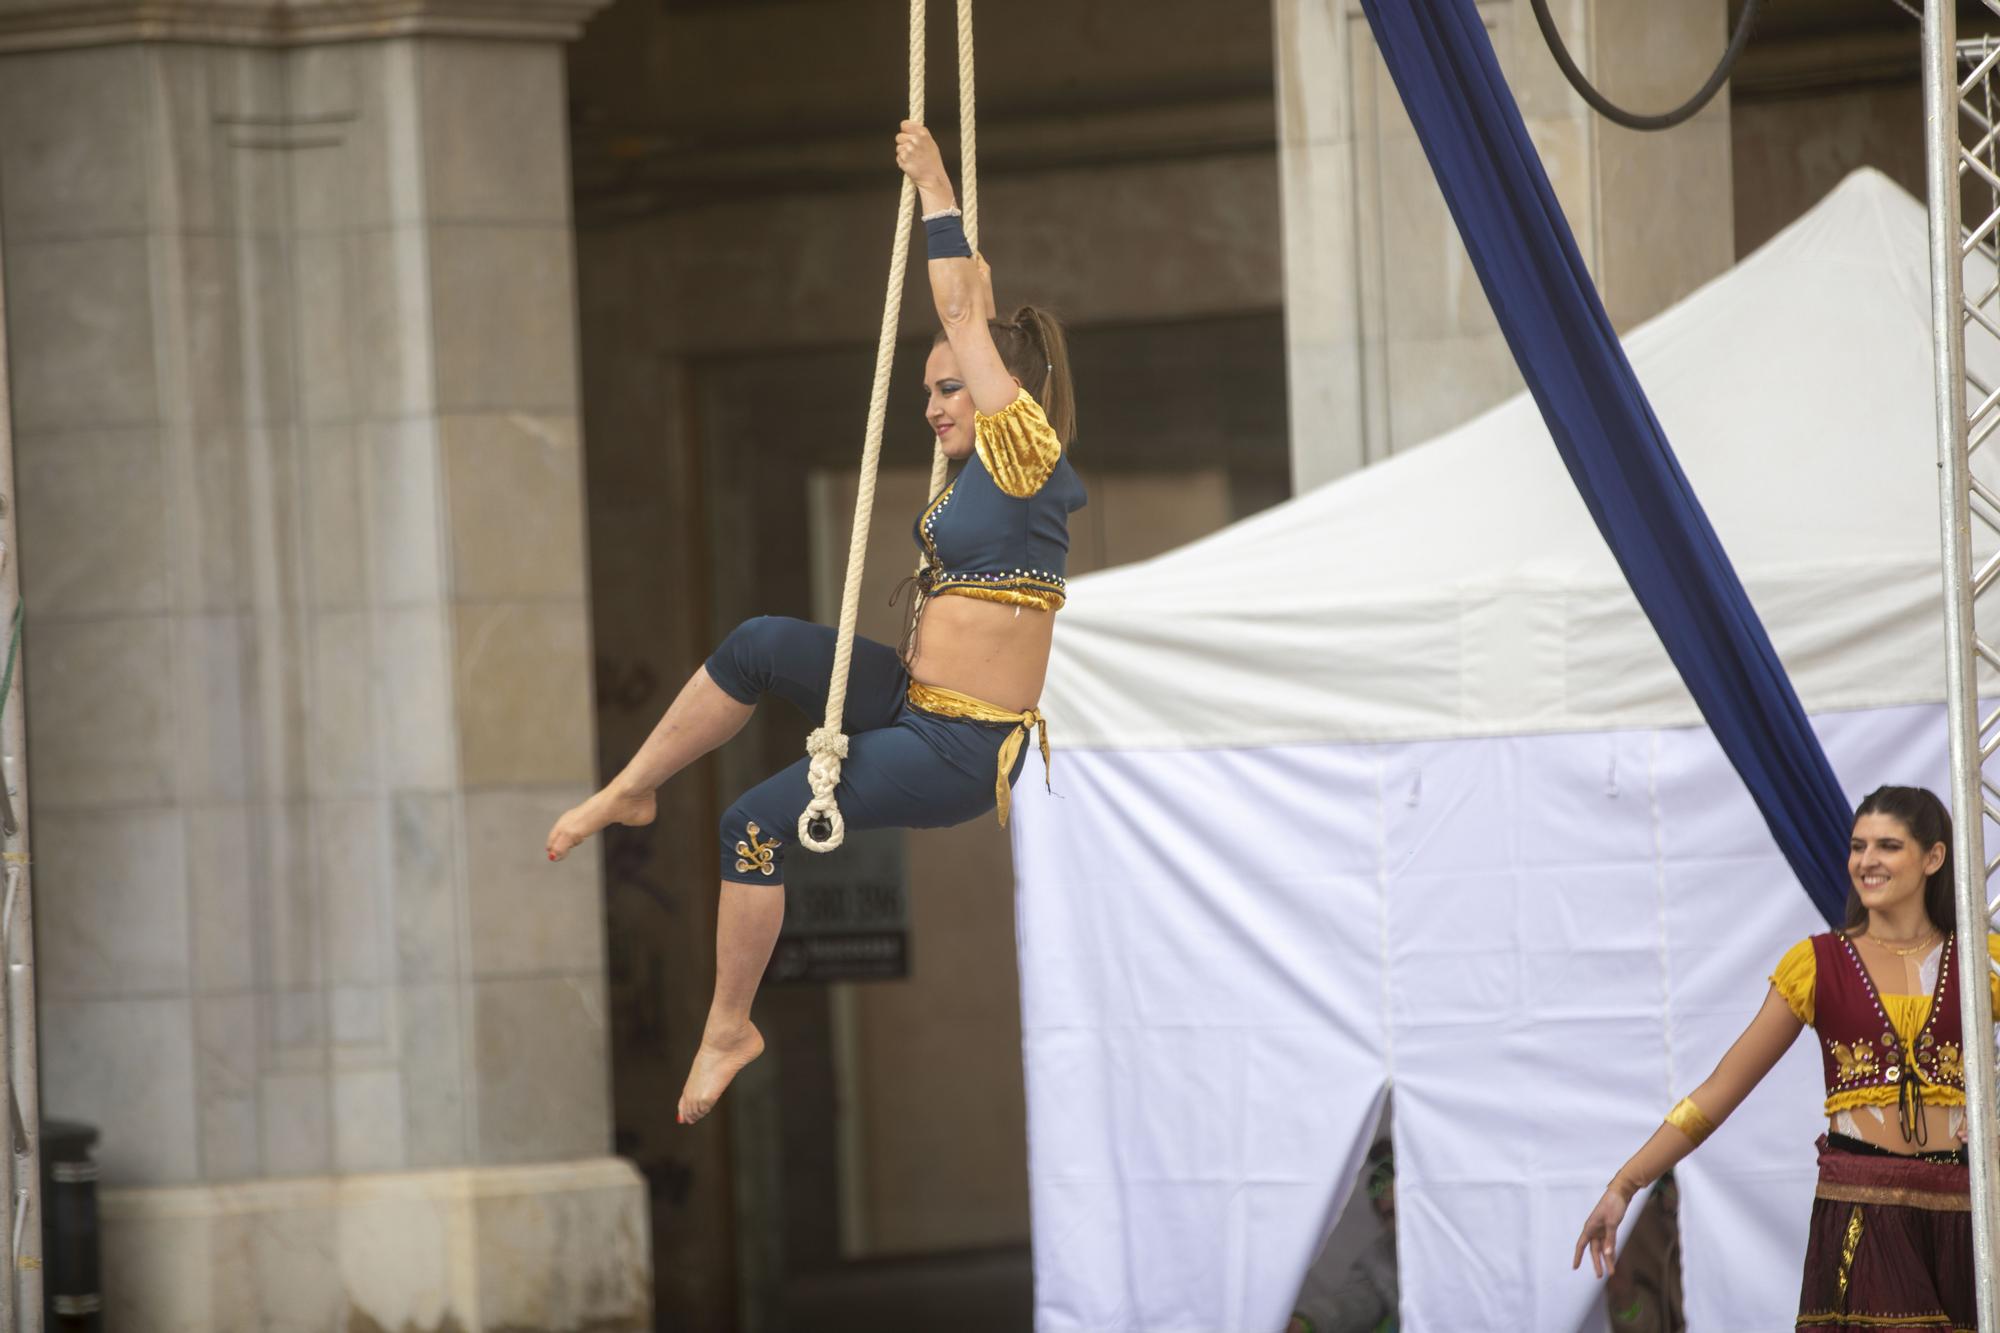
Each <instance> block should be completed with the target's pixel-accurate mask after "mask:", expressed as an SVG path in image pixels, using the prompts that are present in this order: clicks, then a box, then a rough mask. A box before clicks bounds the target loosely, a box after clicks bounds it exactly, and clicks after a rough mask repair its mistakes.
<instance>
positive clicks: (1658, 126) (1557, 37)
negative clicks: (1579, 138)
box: [1531, 0, 1763, 130]
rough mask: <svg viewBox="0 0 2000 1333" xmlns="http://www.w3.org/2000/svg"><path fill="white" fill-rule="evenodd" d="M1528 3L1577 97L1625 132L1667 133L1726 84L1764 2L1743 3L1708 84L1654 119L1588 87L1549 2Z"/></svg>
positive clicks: (1534, 1)
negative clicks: (1659, 131) (1533, 10)
mask: <svg viewBox="0 0 2000 1333" xmlns="http://www.w3.org/2000/svg"><path fill="white" fill-rule="evenodd" d="M1531 3H1532V4H1533V5H1534V7H1535V22H1536V23H1537V24H1539V25H1541V29H1542V39H1543V40H1544V41H1546V42H1547V43H1548V44H1549V54H1550V55H1552V56H1554V57H1555V58H1556V64H1557V65H1559V66H1561V67H1562V72H1563V77H1564V78H1566V79H1568V80H1569V86H1570V87H1572V88H1574V89H1576V91H1577V94H1578V96H1580V97H1582V98H1583V100H1584V101H1586V102H1588V103H1590V107H1591V110H1593V111H1595V112H1597V114H1598V115H1600V116H1603V117H1604V118H1605V119H1606V120H1608V121H1611V122H1612V123H1613V124H1617V125H1623V126H1624V127H1625V128H1626V129H1628V130H1670V129H1672V128H1673V127H1674V126H1676V125H1679V124H1681V123H1682V122H1684V121H1687V120H1691V119H1693V118H1694V116H1695V115H1696V114H1697V113H1698V112H1700V110H1701V109H1702V108H1703V107H1705V106H1707V105H1708V104H1709V101H1710V100H1711V99H1712V98H1714V96H1715V95H1716V94H1717V93H1718V92H1721V91H1722V85H1723V84H1725V83H1727V82H1729V72H1730V71H1731V70H1733V69H1734V68H1736V58H1737V57H1738V56H1740V55H1742V54H1743V48H1744V47H1746V46H1748V45H1749V44H1750V29H1751V28H1752V27H1753V26H1755V24H1756V22H1757V11H1758V9H1759V8H1761V7H1762V4H1763V0H1743V12H1742V13H1741V14H1739V15H1737V18H1736V31H1735V32H1734V33H1732V34H1731V35H1730V38H1729V47H1728V49H1727V50H1725V51H1724V52H1723V53H1722V60H1721V62H1720V63H1719V64H1717V65H1716V67H1715V72H1714V73H1713V74H1710V75H1709V76H1708V82H1707V83H1704V84H1703V85H1702V86H1701V89H1700V91H1699V92H1697V93H1695V95H1694V96H1693V97H1690V98H1689V99H1688V100H1687V101H1685V102H1683V103H1681V104H1680V105H1679V106H1677V107H1675V108H1674V109H1673V110H1672V111H1668V112H1665V113H1663V114H1661V115H1657V116H1644V115H1640V114H1639V113H1637V112H1634V111H1627V110H1626V109H1625V108H1624V107H1621V106H1618V105H1616V104H1615V103H1613V102H1612V101H1611V99H1610V98H1608V97H1606V96H1605V95H1604V94H1603V93H1600V92H1598V91H1597V89H1595V88H1593V87H1591V86H1590V80H1589V79H1587V78H1585V77H1584V75H1583V71H1582V70H1580V69H1578V68H1577V67H1576V62H1575V61H1574V60H1572V59H1570V55H1569V48H1568V47H1567V46H1564V45H1563V39H1562V34H1561V33H1560V32H1557V31H1556V21H1555V18H1554V17H1553V16H1552V15H1550V13H1549V0H1531Z"/></svg>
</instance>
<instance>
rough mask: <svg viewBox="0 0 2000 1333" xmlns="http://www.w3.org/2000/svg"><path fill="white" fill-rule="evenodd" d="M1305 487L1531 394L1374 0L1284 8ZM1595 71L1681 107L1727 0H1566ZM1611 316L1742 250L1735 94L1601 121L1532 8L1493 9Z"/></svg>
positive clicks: (1581, 53) (1292, 287)
mask: <svg viewBox="0 0 2000 1333" xmlns="http://www.w3.org/2000/svg"><path fill="white" fill-rule="evenodd" d="M1273 3H1274V5H1275V8H1276V25H1275V30H1276V42H1277V64H1278V131H1279V150H1278V152H1279V168H1280V181H1281V184H1282V191H1283V204H1282V208H1283V216H1284V259H1285V320H1286V342H1287V371H1288V376H1289V390H1288V392H1289V398H1290V404H1291V420H1292V479H1293V488H1294V490H1295V491H1303V490H1308V489H1310V488H1312V487H1314V486H1318V485H1320V484H1322V483H1324V482H1327V481H1330V480H1332V479H1334V478H1335V477H1338V476H1341V475H1343V474H1345V473H1347V472H1351V471H1353V470H1355V469H1356V468H1359V467H1363V466H1365V465H1367V464H1369V463H1372V462H1377V461H1379V460H1381V459H1383V458H1386V457H1387V456H1389V455H1390V454H1392V453H1394V452H1396V451H1397V450H1399V449H1405V448H1408V447H1410V446H1412V445H1416V444H1421V443H1423V442H1424V441H1425V440H1428V439H1430V438H1432V437H1433V436H1436V435H1437V434H1439V433H1441V432H1443V431H1445V430H1448V429H1450V428H1451V427H1453V426H1455V425H1457V424H1459V423H1460V422H1463V421H1465V420H1467V419H1468V418H1470V417H1472V416H1474V415H1476V414H1477V413H1479V412H1481V411H1483V410H1485V409H1486V408H1488V407H1491V406H1493V405H1494V404H1496V403H1498V402H1500V401H1501V400H1503V399H1505V398H1507V397H1508V396H1510V395H1511V394H1513V393H1514V392H1516V391H1517V390H1518V389H1520V387H1521V381H1520V376H1519V374H1518V372H1517V371H1516V370H1515V368H1514V363H1513V358H1512V357H1511V355H1510V354H1509V353H1508V351H1507V347H1506V343H1505V341H1504V340H1503V339H1502V337H1501V335H1500V331H1499V328H1498V326H1497V325H1496V324H1495V322H1494V320H1493V315H1492V312H1491V311H1490V310H1489V309H1488V308H1487V304H1486V297H1485V293H1484V292H1483V291H1482V290H1481V289H1480V286H1479V281H1478V278H1477V276H1476V275H1475V274H1474V273H1473V271H1472V265H1471V262H1470V260H1469V259H1467V257H1466V254H1465V248H1464V246H1463V245H1462V244H1461V243H1460V242H1459V239H1458V234H1457V230H1456V228H1455V227H1454V226H1453V223H1452V220H1451V216H1450V214H1449V213H1448V212H1447V210H1446V209H1445V206H1444V200H1443V197H1442V196H1441V195H1440V194H1439V193H1438V189H1437V184H1436V181H1435V179H1434V178H1433V177H1432V174H1431V170H1430V165H1429V163H1428V162H1427V161H1426V160H1425V158H1424V153H1423V149H1422V147H1421V145H1419V144H1418V142H1417V139H1416V133H1415V131H1414V130H1413V129H1412V127H1411V125H1410V122H1409V118H1408V116H1407V115H1406V114H1405V113H1404V111H1403V107H1402V102H1401V99H1400V98H1399V97H1398V96H1397V93H1396V89H1395V86H1394V84H1393V83H1392V82H1391V81H1390V78H1389V74H1388V70H1387V68H1386V67H1385V66H1384V65H1383V63H1382V60H1381V56H1380V55H1379V53H1378V52H1377V51H1376V50H1375V46H1374V41H1373V37H1372V35H1371V33H1370V31H1369V28H1368V22H1367V19H1366V18H1365V17H1364V16H1363V15H1362V12H1361V6H1360V4H1359V3H1357V2H1356V0H1273ZM1553 9H1554V11H1555V14H1556V17H1557V21H1558V23H1559V24H1560V25H1561V28H1562V30H1563V33H1564V36H1565V38H1566V40H1567V43H1568V45H1569V47H1570V49H1571V52H1572V53H1573V54H1574V55H1575V57H1576V59H1577V63H1578V64H1579V65H1580V66H1582V68H1583V69H1584V70H1585V71H1586V72H1587V73H1589V74H1590V75H1591V77H1592V78H1593V79H1594V80H1595V82H1596V84H1597V86H1598V87H1599V88H1600V89H1601V90H1603V91H1604V93H1605V94H1606V95H1607V96H1609V97H1611V98H1612V99H1613V100H1614V101H1616V102H1618V103H1619V104H1621V105H1624V106H1628V107H1632V108H1633V109H1635V110H1640V111H1658V110H1663V109H1665V108H1667V107H1670V106H1673V105H1677V104H1678V103H1679V102H1680V101H1681V100H1683V99H1684V98H1685V97H1687V96H1688V95H1689V94H1690V93H1691V92H1692V91H1693V90H1694V89H1695V88H1696V87H1698V86H1700V84H1701V83H1702V81H1703V80H1704V79H1705V78H1706V77H1707V76H1708V73H1709V71H1710V70H1711V69H1712V68H1713V67H1714V64H1715V61H1716V60H1717V58H1718V57H1719V56H1720V55H1721V52H1722V48H1723V45H1724V43H1725V42H1726V40H1727V37H1728V34H1727V32H1726V30H1725V29H1726V24H1727V15H1726V12H1725V11H1726V6H1725V4H1724V3H1723V0H1696V2H1695V3H1688V4H1673V5H1662V4H1657V3H1652V2H1651V0H1558V2H1557V3H1556V4H1555V5H1554V6H1553ZM1479 12H1480V14H1481V16H1482V17H1483V18H1484V19H1485V20H1486V24H1487V28H1488V31H1489V33H1490V35H1491V36H1492V39H1493V44H1494V47H1495V49H1496V51H1497V53H1498V55H1499V58H1500V65H1501V69H1502V71H1503V72H1504V73H1505V74H1506V76H1507V80H1508V83H1509V85H1510V86H1511V87H1512V89H1513V91H1514V96H1515V98H1516V100H1517V101H1518V102H1519V103H1520V107H1521V114H1522V116H1523V118H1524V119H1525V120H1526V121H1527V125H1528V130H1529V133H1530V134H1531V135H1532V137H1533V138H1534V141H1535V145H1536V147H1537V148H1538V149H1539V150H1540V152H1541V156H1542V161H1543V163H1544V164H1545V166H1546V167H1547V169H1548V173H1549V177H1550V180H1551V181H1552V182H1553V184H1554V186H1555V190H1556V195H1557V197H1558V198H1559V199H1560V200H1561V201H1562V205H1563V209H1564V212H1565V213H1566V214H1567V215H1568V217H1569V222H1570V226H1571V227H1572V228H1573V229H1574V231H1575V233H1576V238H1577V243H1578V245H1579V246H1580V247H1581V248H1582V250H1583V255H1584V259H1585V261H1586V262H1587V263H1588V264H1589V265H1590V270H1591V274H1592V276H1593V277H1594V278H1595V279H1596V281H1597V285H1598V290H1599V292H1600V293H1601V294H1602V296H1603V298H1604V303H1605V306H1606V308H1607V309H1608V310H1609V312H1610V315H1611V318H1612V322H1613V323H1614V324H1615V325H1616V326H1617V327H1618V328H1619V329H1620V330H1621V331H1623V330H1626V329H1629V328H1631V327H1632V326H1633V325H1634V324H1637V323H1638V322H1640V321H1641V320H1643V319H1645V318H1646V317H1647V316H1649V315H1653V314H1656V313H1658V312H1659V311H1660V310H1662V309H1664V308H1665V307H1667V306H1669V305H1671V304H1672V303H1673V302H1675V301H1677V300H1679V299H1680V298H1681V297H1682V296H1685V295H1686V294H1687V293H1689V292H1691V291H1692V290H1694V289H1695V288H1696V287H1698V286H1699V285H1701V284H1702V283H1703V282H1705V281H1707V280H1708V279H1710V278H1712V277H1714V276H1715V275H1716V274H1718V273H1720V272H1721V271H1722V270H1723V269H1725V268H1727V267H1728V266H1729V264H1730V263H1731V262H1733V260H1734V258H1735V250H1734V243H1733V241H1734V218H1733V213H1732V209H1731V201H1730V158H1729V149H1730V138H1729V105H1728V102H1729V99H1728V94H1727V92H1726V91H1725V92H1724V93H1723V94H1722V95H1720V96H1718V97H1717V98H1716V99H1715V101H1714V102H1712V103H1710V105H1709V106H1708V107H1707V108H1706V109H1704V110H1703V112H1702V113H1701V114H1700V115H1699V116H1696V117H1695V118H1694V119H1693V120H1691V121H1689V122H1688V123H1687V124H1685V125H1682V126H1680V127H1678V128H1676V129H1674V130H1671V131H1668V132H1665V133H1660V134H1638V133H1634V132H1632V131H1628V130H1623V129H1620V128H1618V127H1617V126H1615V125H1612V124H1611V123H1609V122H1608V121H1605V120H1603V119H1601V118H1599V117H1598V116H1597V115H1596V113H1594V112H1592V111H1591V110H1590V109H1589V108H1588V107H1587V106H1586V105H1585V104H1584V103H1583V100H1582V99H1581V98H1580V97H1578V96H1577V95H1576V93H1575V92H1574V91H1572V90H1571V88H1570V87H1569V85H1568V83H1567V82H1566V81H1565V80H1564V79H1563V76H1562V73H1561V71H1560V70H1559V69H1557V68H1556V65H1555V62H1554V60H1553V58H1552V57H1551V56H1550V54H1549V52H1548V49H1547V47H1546V45H1545V44H1544V43H1543V40H1542V35H1541V31H1540V29H1539V28H1538V27H1537V26H1536V24H1535V19H1534V14H1533V12H1532V10H1531V9H1530V7H1529V6H1528V5H1527V4H1526V3H1525V0H1487V2H1486V3H1482V4H1480V5H1479Z"/></svg>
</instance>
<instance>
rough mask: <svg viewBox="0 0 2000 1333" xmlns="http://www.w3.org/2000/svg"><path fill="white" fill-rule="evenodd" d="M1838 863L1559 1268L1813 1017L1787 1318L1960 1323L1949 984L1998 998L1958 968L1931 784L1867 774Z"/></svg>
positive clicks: (1609, 1248)
mask: <svg viewBox="0 0 2000 1333" xmlns="http://www.w3.org/2000/svg"><path fill="white" fill-rule="evenodd" d="M1847 871H1848V875H1849V877H1850V879H1851V880H1852V885H1851V887H1850V888H1849V889H1848V893H1847V923H1846V926H1845V928H1844V929H1841V930H1838V931H1829V932H1827V933H1826V934H1823V935H1814V936H1812V937H1811V938H1810V939H1805V940H1801V941H1799V942H1798V943H1797V944H1795V945H1793V946H1792V948H1791V949H1790V951H1788V952H1787V953H1786V954H1785V955H1784V957H1783V958H1781V959H1779V960H1778V966H1777V969H1776V971H1775V972H1774V974H1773V975H1772V977H1771V989H1770V991H1769V992H1767V993H1766V995H1765V999H1764V1007H1763V1008H1762V1009H1760V1010H1759V1011H1758V1012H1757V1017H1756V1018H1755V1019H1753V1020H1752V1021H1751V1023H1750V1027H1749V1029H1748V1030H1747V1031H1745V1032H1744V1034H1743V1036H1742V1037H1741V1038H1739V1039H1738V1040H1737V1042H1736V1044H1735V1045H1734V1046H1732V1047H1730V1048H1729V1053H1728V1054H1727V1055H1725V1056H1723V1057H1722V1063H1721V1064H1719V1065H1717V1066H1716V1068H1715V1072H1714V1073H1713V1074H1711V1075H1709V1077H1708V1081H1707V1082H1705V1083H1703V1084H1702V1085H1701V1086H1700V1087H1698V1088H1696V1089H1695V1090H1694V1095H1693V1096H1691V1097H1688V1098H1684V1099H1683V1100H1682V1101H1681V1103H1680V1105H1678V1106H1676V1107H1674V1109H1673V1110H1672V1111H1671V1112H1669V1113H1668V1115H1667V1120H1666V1123H1665V1124H1663V1125H1661V1126H1660V1128H1659V1129H1658V1130H1657V1131H1656V1132H1655V1133H1654V1134H1653V1137H1652V1138H1651V1139H1649V1140H1647V1142H1646V1145H1645V1146H1644V1147H1643V1148H1641V1149H1640V1150H1639V1151H1638V1152H1637V1153H1636V1154H1634V1156H1633V1157H1632V1160H1631V1161H1629V1162H1627V1163H1626V1164H1625V1165H1624V1166H1623V1167H1622V1168H1620V1169H1619V1172H1618V1174H1617V1175H1616V1176H1614V1177H1612V1180H1611V1184H1610V1186H1609V1188H1607V1189H1606V1190H1605V1192H1604V1197H1603V1198H1602V1199H1601V1200H1599V1201H1598V1204H1597V1207H1596V1208H1594V1209H1592V1210H1591V1214H1590V1217H1589V1218H1588V1219H1587V1220H1586V1221H1585V1222H1584V1224H1583V1234H1582V1235H1581V1236H1579V1237H1577V1242H1576V1253H1575V1255H1574V1257H1573V1259H1572V1261H1571V1266H1572V1267H1574V1266H1575V1265H1576V1264H1577V1263H1580V1262H1581V1261H1582V1259H1583V1256H1584V1255H1585V1254H1586V1253H1588V1254H1589V1255H1590V1262H1591V1265H1592V1267H1594V1268H1595V1269H1596V1270H1597V1275H1598V1276H1599V1277H1602V1276H1604V1274H1605V1272H1606V1271H1608V1270H1609V1268H1610V1266H1611V1263H1612V1260H1613V1258H1614V1257H1615V1249H1616V1246H1617V1238H1618V1224H1619V1221H1620V1220H1621V1219H1622V1218H1623V1217H1624V1216H1625V1209H1626V1205H1627V1204H1629V1203H1630V1202H1631V1199H1632V1196H1633V1195H1634V1194H1636V1193H1637V1192H1638V1191H1640V1190H1641V1189H1644V1188H1645V1187H1646V1186H1647V1185H1649V1184H1651V1183H1652V1182H1653V1181H1655V1180H1657V1179H1659V1177H1660V1176H1661V1175H1662V1174H1664V1173H1665V1172H1666V1171H1668V1170H1669V1169H1671V1168H1672V1167H1673V1165H1674V1164H1675V1163H1676V1162H1678V1161H1680V1160H1681V1159H1682V1158H1683V1157H1686V1156H1687V1155H1688V1154H1689V1153H1691V1152H1693V1151H1694V1150H1695V1148H1696V1147H1697V1146H1699V1145H1700V1143H1701V1141H1702V1140H1703V1139H1704V1138H1706V1137H1708V1134H1709V1132H1710V1131H1711V1130H1712V1129H1713V1128H1714V1127H1715V1126H1716V1125H1719V1124H1721V1123H1722V1121H1723V1120H1724V1119H1725V1118H1726V1117H1727V1116H1728V1115H1729V1113H1730V1112H1732V1111H1734V1110H1735V1109H1736V1108H1737V1106H1738V1105H1739V1104H1740V1103H1741V1102H1742V1101H1743V1099H1744V1098H1745V1097H1746V1096H1748V1095H1749V1094H1750V1090H1751V1089H1752V1088H1754V1087H1756V1086H1757V1084H1758V1083H1759V1082H1761V1081H1762V1080H1763V1077H1764V1075H1766V1074H1768V1073H1770V1072H1771V1068H1772V1066H1774V1065H1776V1064H1777V1063H1778V1058H1779V1057H1780V1056H1782V1055H1783V1054H1784V1053H1785V1051H1786V1049H1787V1048H1789V1047H1790V1046H1791V1044H1792V1041H1793V1039H1795V1038H1796V1037H1797V1036H1798V1035H1799V1033H1800V1031H1801V1030H1803V1029H1804V1028H1805V1027H1806V1026H1808V1025H1810V1026H1811V1027H1812V1028H1813V1030H1814V1033H1815V1035H1816V1036H1817V1037H1818V1039H1819V1047H1820V1054H1821V1056H1822V1058H1823V1062H1824V1065H1825V1073H1826V1107H1825V1110H1826V1116H1827V1132H1826V1133H1825V1134H1824V1135H1822V1136H1821V1137H1820V1140H1819V1187H1818V1189H1817V1190H1816V1191H1815V1197H1814V1200H1813V1210H1812V1223H1811V1226H1810V1230H1809V1232H1808V1235H1807V1240H1806V1263H1805V1277H1804V1281H1803V1282H1802V1283H1801V1284H1800V1293H1799V1317H1798V1325H1797V1327H1798V1328H1799V1329H1800V1330H1803V1331H1805V1333H1822V1331H1824V1330H1832V1329H1850V1328H1887V1327H1896V1328H1906V1327H1907V1328H1935V1329H1940V1330H1942V1329H1969V1328H1971V1327H1972V1326H1973V1320H1974V1311H1973V1291H1972V1285H1973V1253H1972V1214H1971V1213H1970V1212H1969V1211H1968V1204H1967V1202H1966V1199H1967V1190H1968V1189H1969V1188H1970V1183H1969V1179H1968V1175H1967V1168H1966V1156H1965V1145H1964V1142H1963V1129H1964V1124H1965V1040H1964V1037H1963V1035H1962V1034H1961V1032H1960V1029H1959V998H1958V995H1959V988H1960V987H1962V986H1977V987H1979V988H1980V990H1981V991H1982V992H1983V993H1986V994H1987V995H1988V997H1989V1003H1991V1004H1992V1005H1993V1006H1994V1007H1995V1009H1996V1010H2000V979H1995V978H1993V977H1991V976H1986V977H1980V976H1960V975H1959V969H1958V943H1957V936H1956V935H1955V934H1954V932H1953V925H1954V913H1955V908H1954V902H1953V896H1952V873H1951V816H1950V815H1949V814H1947V813H1946V812H1945V808H1944V805H1943V804H1942V803H1941V802H1940V801H1939V800H1938V798H1937V797H1935V796H1933V795H1932V794H1931V793H1930V792H1928V791H1925V790H1924V789H1922V788H1921V787H1882V788H1879V789H1877V790H1876V791H1875V792H1873V793H1872V794H1870V795H1869V796H1868V798H1867V799H1866V800H1864V801H1862V802H1861V808H1860V809H1859V810H1857V811H1856V812H1855V815H1854V833H1853V839H1852V841H1851V842H1850V844H1849V849H1848V857H1847ZM1996 943H2000V939H1996ZM1995 953H1996V955H2000V947H1996V949H1995Z"/></svg>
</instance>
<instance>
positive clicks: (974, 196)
mask: <svg viewBox="0 0 2000 1333" xmlns="http://www.w3.org/2000/svg"><path fill="white" fill-rule="evenodd" d="M972 69H973V64H972V0H958V210H959V212H960V213H961V214H963V216H962V217H961V218H960V219H959V221H961V222H962V223H964V224H965V243H966V245H967V246H968V247H970V249H971V250H972V254H973V257H974V258H975V259H977V258H978V255H979V141H978V133H977V128H978V117H977V116H976V115H975V114H974V110H975V107H974V98H973V95H972ZM995 313H997V312H995ZM950 463H951V460H950V459H948V458H946V457H945V456H944V444H943V443H942V442H940V443H939V444H938V447H937V452H936V453H934V454H933V455H932V456H931V488H930V491H929V495H930V496H931V498H932V499H936V498H937V494H938V492H939V491H942V490H943V489H944V475H945V470H946V469H947V468H948V467H949V466H950Z"/></svg>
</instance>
